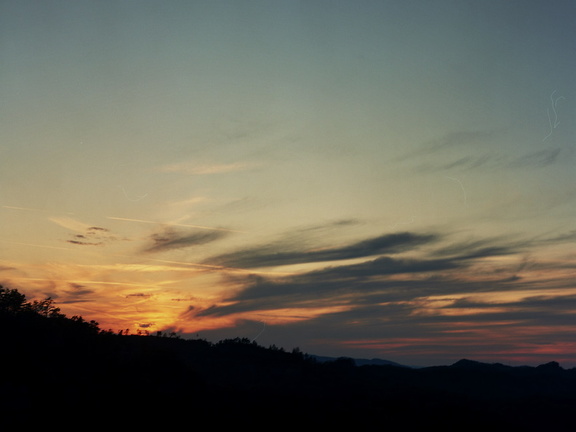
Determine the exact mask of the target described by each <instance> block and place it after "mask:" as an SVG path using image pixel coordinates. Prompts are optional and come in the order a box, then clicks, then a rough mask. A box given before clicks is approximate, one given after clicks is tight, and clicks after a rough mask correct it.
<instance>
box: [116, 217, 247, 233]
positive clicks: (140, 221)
mask: <svg viewBox="0 0 576 432" xmlns="http://www.w3.org/2000/svg"><path fill="white" fill-rule="evenodd" d="M107 219H112V220H118V221H125V222H139V223H147V224H157V225H171V226H180V227H187V228H199V229H205V230H213V231H227V232H245V231H237V230H232V229H228V228H214V227H207V226H202V225H188V224H178V223H170V222H167V223H166V222H155V221H148V220H142V219H130V218H121V217H115V216H107Z"/></svg>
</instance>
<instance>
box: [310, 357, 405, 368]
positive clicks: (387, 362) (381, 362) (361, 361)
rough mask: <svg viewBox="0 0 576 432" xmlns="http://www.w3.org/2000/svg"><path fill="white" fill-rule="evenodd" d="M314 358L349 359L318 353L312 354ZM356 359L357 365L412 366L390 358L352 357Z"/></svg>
mask: <svg viewBox="0 0 576 432" xmlns="http://www.w3.org/2000/svg"><path fill="white" fill-rule="evenodd" d="M310 357H312V358H313V359H315V360H316V361H318V362H320V363H324V362H331V361H336V360H338V359H347V358H348V357H326V356H318V355H310ZM351 360H353V361H354V364H355V365H356V366H365V365H380V366H383V365H385V366H398V367H410V366H406V365H402V364H400V363H396V362H393V361H390V360H382V359H378V358H373V359H359V358H351Z"/></svg>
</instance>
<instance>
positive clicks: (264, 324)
mask: <svg viewBox="0 0 576 432" xmlns="http://www.w3.org/2000/svg"><path fill="white" fill-rule="evenodd" d="M262 325H263V326H264V327H262V330H260V333H258V334H257V335H256V337H255V338H254V339H252V342H254V341H255V340H256V339H257V338H258V336H260V335H261V334H262V333H264V330H266V323H265V322H264V321H262Z"/></svg>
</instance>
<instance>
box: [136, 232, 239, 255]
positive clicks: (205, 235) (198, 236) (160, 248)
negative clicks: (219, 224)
mask: <svg viewBox="0 0 576 432" xmlns="http://www.w3.org/2000/svg"><path fill="white" fill-rule="evenodd" d="M228 234H229V233H227V232H225V231H199V232H192V233H190V232H182V231H180V230H176V229H174V228H172V227H168V228H164V229H163V231H162V232H159V233H154V234H152V235H151V236H150V241H151V243H152V244H151V245H150V246H148V247H147V248H145V249H144V252H146V253H155V252H165V251H169V250H173V249H181V248H186V247H191V246H198V245H203V244H206V243H210V242H213V241H216V240H219V239H221V238H223V237H226V236H227V235H228Z"/></svg>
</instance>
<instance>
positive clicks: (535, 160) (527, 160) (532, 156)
mask: <svg viewBox="0 0 576 432" xmlns="http://www.w3.org/2000/svg"><path fill="white" fill-rule="evenodd" d="M560 151H561V149H560V148H553V149H546V150H540V151H536V152H532V153H529V154H526V155H524V156H521V157H519V158H517V159H514V160H512V161H510V163H509V166H510V167H512V168H540V167H544V166H547V165H550V164H553V163H554V162H556V160H557V159H558V156H559V155H560Z"/></svg>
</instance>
